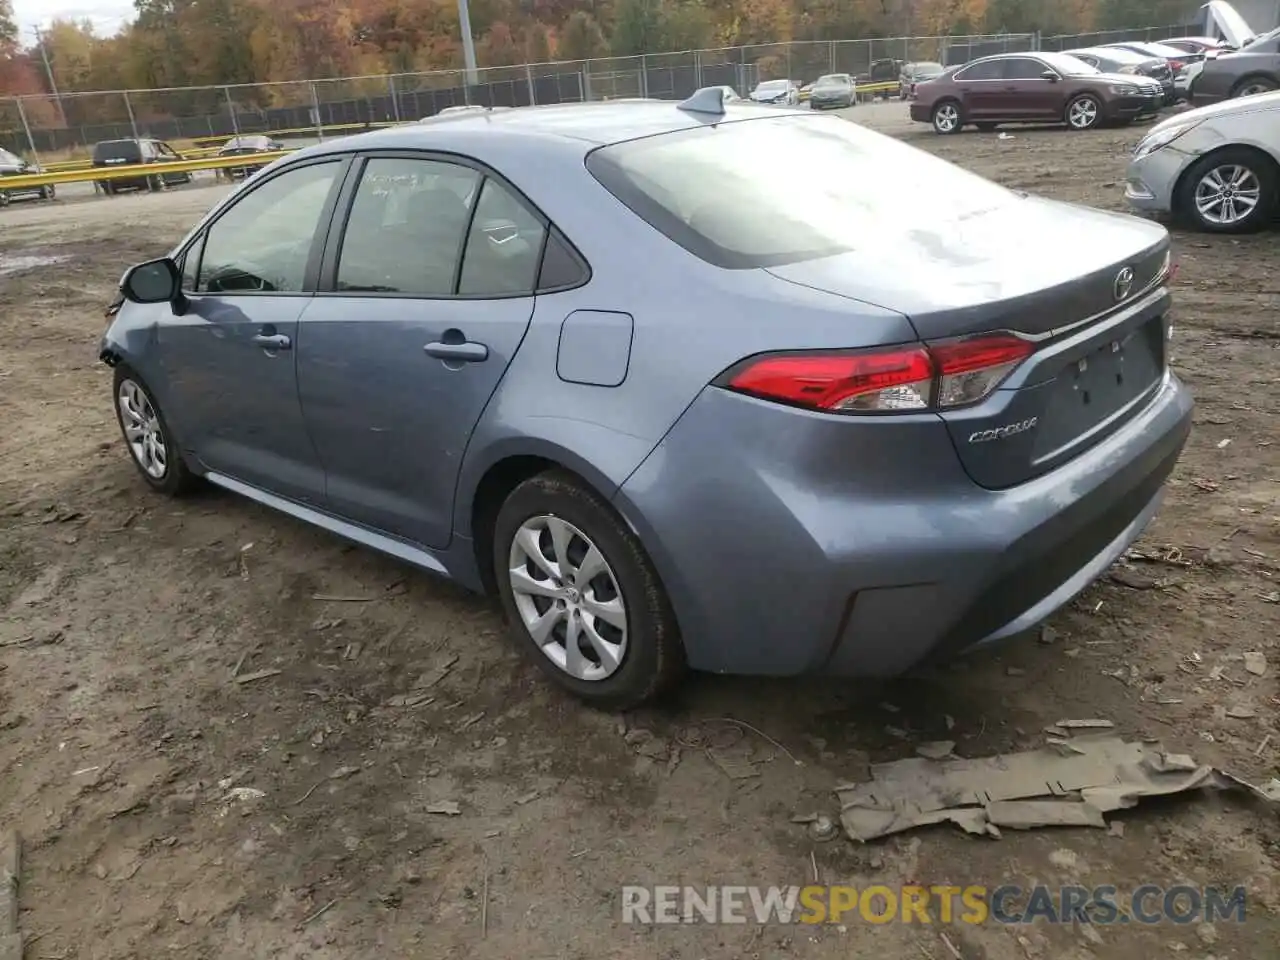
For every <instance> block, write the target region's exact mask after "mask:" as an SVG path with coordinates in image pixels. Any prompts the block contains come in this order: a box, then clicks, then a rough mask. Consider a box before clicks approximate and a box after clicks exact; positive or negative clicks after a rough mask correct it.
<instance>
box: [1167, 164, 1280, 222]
mask: <svg viewBox="0 0 1280 960" xmlns="http://www.w3.org/2000/svg"><path fill="white" fill-rule="evenodd" d="M1278 190H1280V175H1278V174H1277V170H1276V167H1275V164H1273V163H1272V162H1271V160H1270V159H1269V158H1266V157H1264V156H1263V155H1262V154H1261V153H1257V152H1255V151H1253V150H1248V149H1241V148H1228V149H1226V150H1219V151H1218V152H1217V153H1213V154H1210V155H1209V156H1207V157H1205V158H1204V159H1202V160H1201V161H1200V162H1199V163H1197V164H1195V165H1194V166H1193V167H1192V168H1191V169H1190V170H1188V171H1187V174H1186V176H1185V177H1184V179H1183V181H1182V186H1181V190H1180V194H1181V196H1180V198H1179V200H1180V202H1179V207H1180V208H1181V209H1180V212H1181V213H1182V214H1184V215H1185V216H1186V217H1187V218H1188V219H1189V220H1190V221H1191V222H1192V223H1193V224H1194V225H1195V226H1197V227H1199V228H1200V229H1201V230H1205V231H1207V232H1209V233H1247V232H1249V231H1252V230H1260V229H1261V228H1262V227H1263V226H1265V225H1266V224H1267V223H1268V222H1269V221H1270V220H1271V218H1272V215H1273V214H1274V213H1275V210H1276V200H1277V192H1278Z"/></svg>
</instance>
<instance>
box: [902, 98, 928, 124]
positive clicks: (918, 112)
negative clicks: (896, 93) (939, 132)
mask: <svg viewBox="0 0 1280 960" xmlns="http://www.w3.org/2000/svg"><path fill="white" fill-rule="evenodd" d="M907 109H908V110H909V111H911V119H912V120H915V121H916V122H917V123H928V122H929V121H930V120H932V119H933V117H932V116H931V115H930V114H931V113H932V110H931V108H930V107H929V105H928V104H924V103H916V102H915V101H912V103H911V106H909V107H908V108H907Z"/></svg>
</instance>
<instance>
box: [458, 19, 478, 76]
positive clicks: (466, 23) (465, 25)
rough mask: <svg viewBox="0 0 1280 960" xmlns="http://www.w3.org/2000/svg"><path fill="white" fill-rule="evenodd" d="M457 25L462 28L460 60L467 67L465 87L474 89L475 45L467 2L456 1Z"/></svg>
mask: <svg viewBox="0 0 1280 960" xmlns="http://www.w3.org/2000/svg"><path fill="white" fill-rule="evenodd" d="M458 23H459V24H461V26H462V59H463V62H464V63H465V64H466V67H467V86H468V87H474V86H475V85H476V84H477V83H479V80H478V79H477V78H476V45H475V42H474V41H473V40H472V39H471V7H470V6H469V5H468V3H467V0H458Z"/></svg>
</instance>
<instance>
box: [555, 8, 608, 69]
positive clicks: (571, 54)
mask: <svg viewBox="0 0 1280 960" xmlns="http://www.w3.org/2000/svg"><path fill="white" fill-rule="evenodd" d="M608 49H609V45H608V42H607V41H606V40H605V38H604V31H602V30H601V29H600V24H599V23H597V22H596V18H595V17H593V16H591V14H589V13H588V12H587V11H585V10H576V11H574V12H573V13H572V14H570V15H569V19H568V20H567V21H565V25H564V29H563V30H562V31H560V48H559V51H558V56H559V57H560V59H562V60H593V59H595V58H596V57H603V56H604V55H605V54H606V53H607V52H608Z"/></svg>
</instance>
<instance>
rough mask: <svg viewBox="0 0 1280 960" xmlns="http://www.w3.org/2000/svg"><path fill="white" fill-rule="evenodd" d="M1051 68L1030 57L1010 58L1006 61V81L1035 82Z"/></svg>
mask: <svg viewBox="0 0 1280 960" xmlns="http://www.w3.org/2000/svg"><path fill="white" fill-rule="evenodd" d="M1048 69H1049V68H1048V67H1047V66H1045V65H1044V64H1043V63H1041V62H1040V61H1039V60H1032V59H1031V58H1029V57H1010V58H1009V59H1008V60H1006V61H1004V78H1005V79H1006V80H1034V79H1035V78H1037V77H1039V76H1040V75H1041V74H1042V73H1044V72H1045V71H1046V70H1048Z"/></svg>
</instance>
